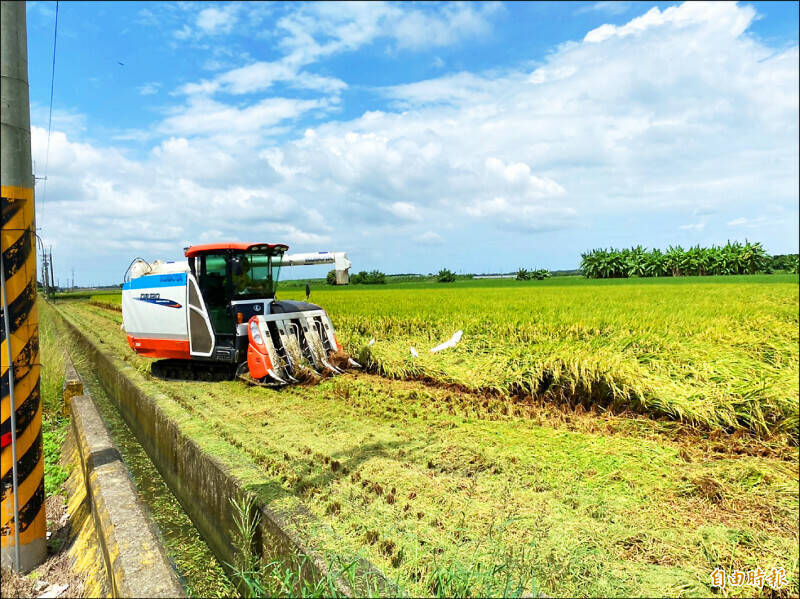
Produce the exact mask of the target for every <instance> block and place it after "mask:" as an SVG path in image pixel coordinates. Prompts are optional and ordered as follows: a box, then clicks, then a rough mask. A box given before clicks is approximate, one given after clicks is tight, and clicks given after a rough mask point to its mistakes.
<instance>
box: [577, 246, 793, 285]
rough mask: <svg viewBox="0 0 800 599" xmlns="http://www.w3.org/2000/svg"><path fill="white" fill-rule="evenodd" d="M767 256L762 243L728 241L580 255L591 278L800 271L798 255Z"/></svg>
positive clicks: (583, 265)
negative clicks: (662, 249) (704, 244)
mask: <svg viewBox="0 0 800 599" xmlns="http://www.w3.org/2000/svg"><path fill="white" fill-rule="evenodd" d="M774 258H780V261H778V262H776V261H775V260H774V259H773V257H772V256H770V255H769V254H767V252H766V250H764V248H763V246H762V245H761V243H758V242H756V243H750V242H749V241H745V242H744V243H739V242H738V241H734V242H730V241H729V242H728V243H726V244H725V245H724V246H716V245H714V246H711V247H710V248H704V247H700V246H699V245H697V246H694V247H691V248H688V249H683V248H682V247H681V246H679V245H677V246H670V247H669V248H668V249H667V250H666V251H661V250H660V249H657V248H655V249H652V250H647V248H644V247H642V246H641V245H638V246H636V247H633V248H625V249H616V248H609V249H595V250H592V251H590V252H586V253H584V254H581V270H582V271H583V274H584V276H585V277H587V278H590V279H615V278H626V277H680V276H704V275H742V274H757V273H768V272H772V270H787V271H789V272H794V273H796V272H797V264H798V260H797V255H796V254H795V255H789V256H775V257H774Z"/></svg>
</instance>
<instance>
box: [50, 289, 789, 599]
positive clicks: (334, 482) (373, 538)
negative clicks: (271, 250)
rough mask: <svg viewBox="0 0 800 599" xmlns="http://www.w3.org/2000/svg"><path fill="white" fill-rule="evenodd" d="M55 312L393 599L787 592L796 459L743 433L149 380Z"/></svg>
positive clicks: (349, 388)
mask: <svg viewBox="0 0 800 599" xmlns="http://www.w3.org/2000/svg"><path fill="white" fill-rule="evenodd" d="M343 293H348V295H350V294H351V293H350V292H343ZM319 295H321V294H319ZM331 295H332V294H331ZM316 299H317V301H319V303H321V304H322V303H323V300H322V299H321V298H316ZM329 300H330V297H328V298H326V303H328V304H330V301H329ZM326 307H327V306H326ZM61 309H62V310H63V311H64V312H65V313H66V315H67V316H68V317H69V318H70V319H71V320H72V321H73V322H75V323H76V324H78V325H79V326H80V327H81V328H82V329H83V330H84V331H87V332H89V333H91V334H92V335H95V336H96V337H98V338H100V339H102V340H103V342H104V343H103V347H105V348H107V349H108V351H109V352H111V353H113V354H116V355H117V356H118V357H120V358H121V359H125V360H126V361H128V362H129V363H132V364H134V365H135V366H137V367H138V368H139V370H140V372H141V375H140V377H139V378H140V381H141V382H140V384H141V385H142V386H143V387H145V388H148V389H151V390H152V391H154V392H155V393H157V394H159V397H160V399H159V401H160V402H163V403H164V405H165V406H167V409H168V410H170V411H171V412H172V413H173V414H174V415H175V418H176V419H178V420H179V421H181V422H182V423H184V424H183V425H184V426H186V427H191V429H192V430H193V431H195V433H194V434H195V435H196V436H197V438H199V439H200V441H201V442H202V443H203V444H204V446H205V447H206V448H207V450H208V451H211V452H212V453H214V454H215V455H218V456H219V457H220V459H222V460H224V461H225V462H226V463H229V464H230V466H231V468H234V469H236V470H237V471H239V472H242V473H243V474H242V477H243V480H245V481H246V482H247V484H248V486H249V488H251V489H253V490H254V492H257V493H258V494H259V495H260V496H261V497H262V498H263V499H264V500H265V501H266V502H268V503H269V504H270V505H273V506H281V505H285V504H286V503H287V502H293V501H298V500H299V501H302V502H303V503H304V504H306V505H307V506H308V507H309V508H310V509H311V510H312V512H314V514H316V515H317V516H318V517H319V518H320V519H322V521H324V522H326V523H328V524H329V525H330V526H331V527H332V528H333V530H334V531H335V532H336V534H337V535H338V536H339V539H338V540H337V541H336V546H335V547H333V546H330V545H327V546H326V545H325V543H326V542H328V543H330V540H326V539H320V543H321V544H322V545H323V547H322V549H323V550H326V549H329V550H332V551H333V550H335V551H336V552H338V553H340V554H342V553H345V554H352V553H355V552H361V553H362V555H364V556H365V557H367V558H368V559H370V560H371V561H373V563H375V564H376V565H378V566H379V567H380V568H382V569H383V570H384V571H385V572H386V574H387V575H388V576H390V577H391V578H393V579H394V580H396V581H397V582H398V583H399V584H400V585H401V587H402V588H403V589H405V590H406V591H407V592H408V593H409V594H411V595H414V596H418V595H428V594H441V595H458V594H461V595H463V594H465V592H466V591H468V592H470V593H472V596H479V595H489V594H491V595H502V594H504V593H505V594H507V593H508V592H509V591H508V590H506V587H505V585H506V582H507V580H510V582H511V590H512V591H513V590H514V589H515V588H517V585H519V584H522V585H523V590H524V592H525V593H530V592H531V591H534V590H538V591H541V592H543V593H546V594H548V595H551V596H553V595H572V596H574V595H603V596H611V595H623V596H627V595H647V596H653V595H659V596H660V595H677V594H683V595H695V596H697V595H708V594H710V592H711V591H710V588H709V586H708V585H709V583H710V578H709V575H710V573H711V572H712V571H713V569H714V568H715V567H716V566H717V565H719V564H724V565H725V566H726V567H728V568H736V569H749V568H755V567H756V566H759V567H761V568H770V567H784V568H786V570H787V572H788V573H789V579H790V581H789V586H788V587H787V588H786V589H784V591H783V592H782V594H785V595H791V594H795V595H796V594H797V591H798V582H797V580H798V574H797V564H798V549H797V546H798V545H797V543H798V531H797V524H796V523H797V518H798V494H797V483H798V477H797V463H798V462H797V448H787V447H786V446H785V445H783V448H782V450H781V451H780V452H778V453H780V457H773V456H771V455H769V454H770V452H769V446H768V445H763V448H764V449H766V450H767V451H765V452H764V453H765V454H768V455H765V456H760V455H757V454H758V453H759V452H758V451H750V450H749V449H752V448H751V445H753V444H755V445H757V446H758V447H761V446H762V445H759V444H761V443H762V442H760V441H758V440H754V439H749V440H748V439H747V437H746V436H745V437H742V438H741V439H739V442H741V443H744V445H743V446H742V447H741V448H740V449H744V453H743V454H741V455H737V454H734V453H733V450H734V449H736V443H735V442H734V441H731V442H730V444H727V442H726V441H724V442H720V440H719V439H715V438H716V437H719V435H718V434H714V435H711V437H712V439H703V438H701V437H690V438H688V440H687V438H683V440H679V439H680V437H679V436H675V435H673V434H672V433H674V432H675V431H676V430H677V429H679V428H680V425H677V424H675V423H663V422H655V421H652V420H649V419H645V418H623V417H616V416H613V415H611V414H605V415H603V416H597V415H586V414H583V415H581V414H576V413H572V414H566V415H565V414H562V413H561V412H558V411H555V410H553V409H552V408H548V407H544V408H541V407H537V406H536V405H534V404H533V403H532V402H520V401H511V400H508V399H504V398H502V397H484V396H481V395H473V394H470V393H463V392H461V393H459V392H454V391H452V390H448V389H444V388H435V387H430V386H426V385H424V384H421V383H418V382H411V381H392V380H387V379H385V378H383V377H379V376H374V375H366V374H361V375H352V374H349V375H344V376H341V377H337V378H335V379H330V380H326V381H323V382H322V383H321V384H319V385H317V386H314V387H302V386H301V387H292V388H288V389H284V390H282V391H274V390H269V389H263V388H248V387H245V386H243V385H242V384H241V383H238V382H233V381H232V382H223V383H181V382H164V381H158V380H153V379H151V378H150V377H149V376H148V375H147V370H148V363H149V361H147V360H144V359H140V358H138V357H136V356H134V355H133V354H132V353H131V352H130V350H129V348H128V347H127V343H126V342H125V338H124V336H123V335H122V334H121V332H120V331H119V322H120V315H119V313H116V312H114V311H110V310H104V309H102V308H98V307H95V306H88V305H86V304H85V303H78V302H73V303H64V304H62V306H61ZM334 318H336V317H334ZM337 324H338V322H337ZM445 336H447V335H446V334H445ZM438 340H439V339H436V341H438ZM432 345H433V343H432ZM726 448H729V449H730V451H727V449H726ZM245 466H247V467H245ZM479 570H480V571H479ZM507 576H508V579H507ZM465 587H468V589H465ZM737 594H741V595H748V594H753V589H752V588H747V587H741V588H739V589H734V592H733V595H737Z"/></svg>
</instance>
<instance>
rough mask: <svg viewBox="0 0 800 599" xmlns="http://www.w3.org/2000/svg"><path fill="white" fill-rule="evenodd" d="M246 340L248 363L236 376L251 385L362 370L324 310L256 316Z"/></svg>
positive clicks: (313, 379) (316, 378) (280, 383)
mask: <svg viewBox="0 0 800 599" xmlns="http://www.w3.org/2000/svg"><path fill="white" fill-rule="evenodd" d="M247 337H248V347H247V361H246V362H243V363H242V364H241V365H240V366H239V367H238V369H237V371H236V375H237V376H238V377H239V378H241V379H242V380H244V381H246V382H248V383H250V384H254V385H260V386H266V387H280V386H284V385H288V384H291V383H298V382H301V381H306V382H316V381H319V380H320V379H322V378H324V377H326V376H332V375H336V374H341V373H342V372H343V371H344V370H343V369H344V368H346V367H348V366H350V367H354V368H361V365H360V364H359V363H358V362H356V361H355V360H353V359H352V358H350V357H349V356H348V355H347V354H346V353H344V351H343V350H342V346H341V345H340V344H339V341H338V340H337V339H336V335H335V333H334V331H333V325H332V324H331V321H330V318H328V315H327V313H326V312H325V310H321V309H320V310H309V311H302V312H293V313H288V314H286V313H284V314H264V315H261V314H259V315H257V316H253V317H252V318H250V320H249V321H248V323H247Z"/></svg>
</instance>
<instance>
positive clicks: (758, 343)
mask: <svg viewBox="0 0 800 599" xmlns="http://www.w3.org/2000/svg"><path fill="white" fill-rule="evenodd" d="M398 287H399V288H398ZM279 295H280V296H281V297H286V296H287V295H289V296H291V297H292V298H293V299H299V298H300V297H301V296H300V295H299V294H298V293H294V294H281V293H280V291H279ZM311 301H312V302H315V303H318V304H319V305H321V306H323V307H324V308H325V309H326V310H327V311H328V313H329V314H330V315H331V318H332V319H333V322H334V325H335V326H336V329H337V334H338V336H339V340H340V341H341V342H342V343H343V344H344V345H345V348H346V349H347V350H348V351H349V352H350V353H352V354H353V355H356V356H359V357H360V359H361V360H363V361H365V362H367V363H369V364H370V365H371V366H374V367H375V368H377V369H378V370H379V371H380V372H381V373H383V374H386V375H388V376H391V377H395V378H409V377H411V378H424V379H429V380H433V381H436V382H439V383H444V384H450V385H456V386H458V387H460V388H463V389H467V390H470V391H478V392H483V391H489V392H495V393H497V394H499V395H501V396H512V395H526V394H534V395H536V396H537V397H539V398H541V399H544V400H547V401H555V402H566V403H569V404H571V405H575V404H577V403H581V404H583V405H584V406H586V407H590V406H601V407H611V408H614V409H618V410H619V409H621V410H625V409H629V410H634V411H636V412H639V413H644V414H651V415H654V416H656V417H667V418H671V419H675V420H680V421H683V422H686V423H689V424H693V425H697V426H700V427H703V428H705V429H708V430H714V429H722V430H728V431H732V430H738V429H742V430H745V431H748V432H751V433H754V434H756V435H760V436H765V437H766V436H772V435H776V434H777V435H786V436H788V437H789V438H790V440H791V442H793V443H795V444H796V443H797V428H798V376H800V372H798V363H799V362H800V358H799V357H798V341H800V340H799V339H798V278H797V276H796V275H788V276H781V275H769V276H763V275H762V276H758V275H757V276H741V277H685V278H681V279H660V280H658V279H656V280H654V279H638V280H636V279H634V280H626V281H602V282H601V281H585V280H583V279H579V278H575V279H573V278H562V279H561V280H559V279H558V278H555V279H551V280H549V281H523V282H517V281H474V282H473V281H464V282H462V283H455V284H450V285H445V284H433V285H425V286H422V285H417V286H414V285H405V286H397V287H393V288H379V287H378V288H371V289H363V288H358V287H352V288H347V289H339V288H337V289H332V290H329V289H324V288H323V289H315V290H313V291H312V296H311ZM457 330H463V338H462V340H461V342H460V343H459V344H458V345H457V346H456V347H455V348H453V349H450V350H446V351H443V352H440V353H436V354H431V353H430V352H429V351H428V350H429V349H430V348H431V347H433V346H435V345H437V344H439V343H441V342H442V341H445V340H446V339H448V338H450V336H451V335H453V333H455V332H456V331H457ZM371 339H375V342H374V343H373V344H372V345H369V342H370V340H371ZM411 347H414V348H415V349H416V350H417V352H418V354H419V357H418V358H415V357H413V356H412V355H411V352H410V348H411Z"/></svg>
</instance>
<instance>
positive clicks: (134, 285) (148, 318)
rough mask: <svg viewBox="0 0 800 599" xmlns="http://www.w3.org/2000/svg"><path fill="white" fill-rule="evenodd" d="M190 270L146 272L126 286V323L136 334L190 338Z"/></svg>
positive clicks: (161, 337)
mask: <svg viewBox="0 0 800 599" xmlns="http://www.w3.org/2000/svg"><path fill="white" fill-rule="evenodd" d="M186 277H187V274H186V273H174V274H166V275H145V276H143V277H139V278H137V279H132V280H131V281H129V282H127V283H125V284H124V285H123V286H122V324H123V326H124V328H125V332H126V333H127V334H128V335H130V336H132V337H141V338H157V339H180V340H184V341H188V340H189V330H188V327H187V320H186V309H187V308H186Z"/></svg>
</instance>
